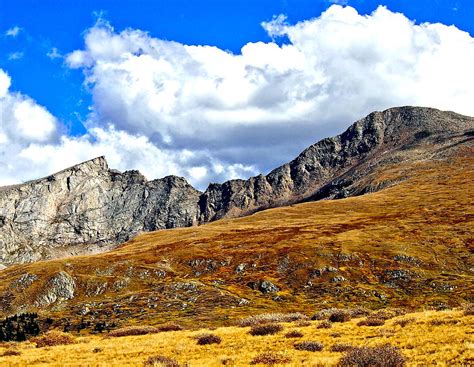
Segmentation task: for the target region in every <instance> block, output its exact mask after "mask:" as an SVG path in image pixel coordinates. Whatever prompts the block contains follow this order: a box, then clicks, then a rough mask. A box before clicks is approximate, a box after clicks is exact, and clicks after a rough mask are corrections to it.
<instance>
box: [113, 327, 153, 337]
mask: <svg viewBox="0 0 474 367" xmlns="http://www.w3.org/2000/svg"><path fill="white" fill-rule="evenodd" d="M159 332H160V329H158V328H156V327H153V326H127V327H123V328H120V329H115V330H112V331H111V332H110V333H109V334H108V336H110V337H113V338H117V337H121V336H131V335H146V334H154V333H159Z"/></svg>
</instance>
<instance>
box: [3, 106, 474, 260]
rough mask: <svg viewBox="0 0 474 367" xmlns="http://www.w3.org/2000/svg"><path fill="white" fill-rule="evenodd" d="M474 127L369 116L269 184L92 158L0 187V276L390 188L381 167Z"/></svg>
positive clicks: (422, 113) (433, 152)
mask: <svg viewBox="0 0 474 367" xmlns="http://www.w3.org/2000/svg"><path fill="white" fill-rule="evenodd" d="M473 130H474V119H473V118H470V117H465V116H461V115H458V114H455V113H452V112H442V111H438V110H434V109H428V108H417V107H402V108H393V109H389V110H386V111H384V112H374V113H372V114H370V115H369V116H367V117H366V118H364V119H362V120H359V121H358V122H356V123H355V124H353V125H352V126H351V127H350V128H349V129H348V130H347V131H345V132H344V133H343V134H341V135H339V136H336V137H333V138H327V139H323V140H321V141H320V142H318V143H316V144H314V145H312V146H310V147H309V148H307V149H306V150H304V151H303V152H302V153H301V154H300V155H299V156H298V157H297V158H296V159H294V160H293V161H291V162H290V163H287V164H284V165H283V166H281V167H279V168H277V169H275V170H273V171H272V172H270V173H269V174H268V175H267V176H263V175H260V176H257V177H252V178H250V179H249V180H231V181H228V182H225V183H223V184H211V185H210V186H209V187H208V189H207V190H206V191H205V192H204V193H201V192H199V191H197V190H196V189H194V188H193V187H192V186H190V185H189V184H188V183H187V182H186V181H185V180H184V179H183V178H180V177H175V176H168V177H165V178H163V179H158V180H153V181H147V180H146V179H145V178H144V177H143V176H142V175H141V174H140V173H139V172H137V171H127V172H124V173H120V172H118V171H115V170H111V169H109V168H108V166H107V163H106V161H105V159H104V158H103V157H99V158H96V159H93V160H90V161H87V162H84V163H81V164H79V165H77V166H74V167H71V168H68V169H66V170H63V171H61V172H58V173H56V174H54V175H51V176H48V177H46V178H43V179H39V180H36V181H31V182H27V183H25V184H22V185H17V186H9V187H3V188H0V268H1V267H2V266H4V265H10V264H14V263H25V262H32V261H36V260H40V259H45V258H55V257H61V256H67V255H74V254H84V253H93V252H101V251H104V250H107V249H109V248H111V247H113V246H116V245H117V244H120V243H123V242H125V241H127V240H128V239H130V238H131V237H133V236H135V235H136V234H137V233H139V232H142V231H153V230H157V229H164V228H175V227H186V226H192V225H195V224H198V223H204V222H209V221H213V220H216V219H219V218H223V217H237V216H243V215H247V214H250V213H253V212H255V211H258V210H263V209H266V208H270V207H277V206H282V205H288V204H293V203H297V202H302V201H307V200H318V199H324V198H341V197H346V196H352V195H359V194H363V193H367V192H372V191H377V190H380V189H382V188H384V187H386V186H389V185H392V184H394V182H391V181H389V180H387V181H377V182H375V181H372V180H371V178H370V173H371V172H373V171H374V170H375V169H377V168H378V167H380V166H384V165H391V164H394V163H399V162H402V161H413V160H420V159H427V158H433V157H436V156H441V155H443V154H448V153H449V150H450V149H451V147H454V146H456V145H457V144H461V143H462V142H466V141H468V140H472V139H473V134H472V131H473Z"/></svg>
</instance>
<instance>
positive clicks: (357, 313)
mask: <svg viewBox="0 0 474 367" xmlns="http://www.w3.org/2000/svg"><path fill="white" fill-rule="evenodd" d="M349 314H350V315H351V317H352V318H354V319H355V318H358V317H364V316H369V315H370V310H368V309H366V308H364V307H356V308H350V309H349Z"/></svg>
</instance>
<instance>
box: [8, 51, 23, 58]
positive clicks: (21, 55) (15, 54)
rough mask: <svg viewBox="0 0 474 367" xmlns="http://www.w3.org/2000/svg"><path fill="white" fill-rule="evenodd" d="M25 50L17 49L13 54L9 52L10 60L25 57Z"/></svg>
mask: <svg viewBox="0 0 474 367" xmlns="http://www.w3.org/2000/svg"><path fill="white" fill-rule="evenodd" d="M23 55H24V54H23V52H20V51H17V52H12V53H11V54H8V60H20V59H22V58H23Z"/></svg>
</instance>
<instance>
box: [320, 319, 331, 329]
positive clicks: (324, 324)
mask: <svg viewBox="0 0 474 367" xmlns="http://www.w3.org/2000/svg"><path fill="white" fill-rule="evenodd" d="M317 328H318V329H330V328H332V324H331V322H330V321H327V320H324V321H321V322H320V323H319V324H318V326H317Z"/></svg>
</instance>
